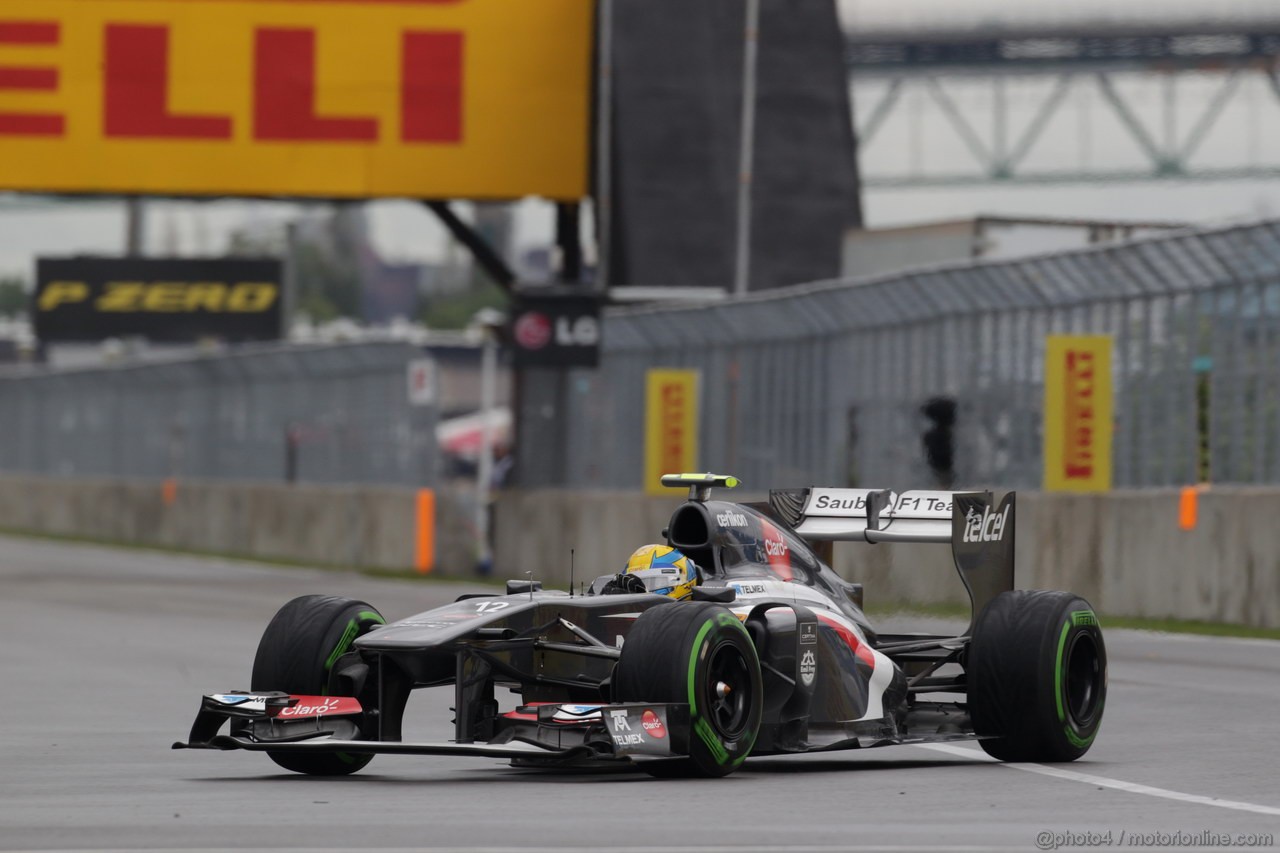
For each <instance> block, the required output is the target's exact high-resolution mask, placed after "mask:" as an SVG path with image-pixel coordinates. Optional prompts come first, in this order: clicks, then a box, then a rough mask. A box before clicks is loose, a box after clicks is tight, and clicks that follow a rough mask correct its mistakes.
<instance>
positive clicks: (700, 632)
mask: <svg viewBox="0 0 1280 853" xmlns="http://www.w3.org/2000/svg"><path fill="white" fill-rule="evenodd" d="M763 681H764V679H763V678H762V677H761V674H760V660H759V658H758V657H757V655H756V649H755V646H754V645H753V644H752V642H751V637H750V636H749V635H748V634H747V630H746V628H744V627H743V625H742V622H741V621H740V620H739V619H738V618H737V617H736V616H734V615H733V614H732V613H730V612H729V611H728V610H726V609H725V608H723V607H721V606H719V605H717V604H713V603H710V602H682V603H677V604H670V605H666V606H663V607H652V608H650V609H648V610H646V611H645V612H644V613H642V614H641V615H640V617H639V618H638V619H637V620H636V624H635V625H634V626H633V627H632V629H631V633H630V634H629V635H628V636H627V641H626V643H625V644H623V647H622V655H621V656H620V657H619V659H618V666H617V669H616V670H615V671H614V675H613V695H614V701H615V702H654V703H658V702H671V703H688V705H689V723H690V734H689V757H688V758H677V759H666V760H658V761H645V762H643V763H642V764H641V767H642V768H643V769H644V770H645V771H646V772H648V773H649V774H650V775H654V776H664V777H669V776H704V777H713V776H727V775H728V774H730V773H732V772H733V771H734V770H736V769H737V768H738V766H739V765H741V764H742V762H743V761H744V760H745V759H746V757H747V755H748V754H750V752H751V748H752V747H753V746H754V745H755V742H756V737H757V735H759V733H760V715H761V711H762V706H763Z"/></svg>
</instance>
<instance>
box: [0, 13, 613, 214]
mask: <svg viewBox="0 0 1280 853" xmlns="http://www.w3.org/2000/svg"><path fill="white" fill-rule="evenodd" d="M591 10H592V0H38V2H37V0H0V189H3V190H19V191H24V190H28V191H43V192H89V193H139V194H148V193H150V194H168V195H248V196H270V195H275V196H320V197H356V198H363V197H373V196H409V197H420V198H513V197H518V196H524V195H541V196H545V197H548V198H553V199H562V200H569V199H576V198H580V197H582V196H583V195H584V194H585V192H586V174H587V144H588V102H589V90H590V63H591V59H590V54H591V34H592V23H591V19H592V12H591Z"/></svg>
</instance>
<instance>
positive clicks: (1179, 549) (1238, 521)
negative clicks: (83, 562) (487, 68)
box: [0, 476, 1280, 628]
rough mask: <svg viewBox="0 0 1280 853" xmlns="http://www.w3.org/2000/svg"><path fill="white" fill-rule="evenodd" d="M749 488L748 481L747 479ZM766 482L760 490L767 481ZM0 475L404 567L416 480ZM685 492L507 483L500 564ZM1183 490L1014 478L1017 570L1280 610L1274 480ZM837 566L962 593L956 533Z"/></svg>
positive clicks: (450, 543) (910, 587) (124, 508)
mask: <svg viewBox="0 0 1280 853" xmlns="http://www.w3.org/2000/svg"><path fill="white" fill-rule="evenodd" d="M735 497H736V498H739V499H744V500H746V499H750V498H751V497H752V496H737V495H735ZM756 497H759V496H756ZM172 498H173V500H172V501H171V502H166V500H165V497H164V490H163V487H162V485H161V484H160V483H159V482H156V481H125V480H70V479H58V478H45V477H13V476H2V477H0V528H8V529H16V530H26V531H31V532H38V533H53V534H66V535H73V536H82V537H91V538H94V539H101V540H106V541H113V542H121V543H131V544H143V545H159V546H169V547H176V548H183V549H190V550H196V551H208V552H213V553H223V554H240V555H244V556H249V557H265V558H278V559H286V560H295V561H301V562H307V563H314V564H318V565H339V566H364V567H374V568H385V569H393V570H398V569H402V570H405V571H411V567H412V566H413V562H414V547H415V542H416V535H417V528H416V524H415V498H416V493H415V491H414V490H412V489H403V488H393V487H386V488H382V487H362V486H312V485H295V486H284V485H274V484H273V485H266V484H254V483H226V482H200V483H179V484H178V485H177V488H176V492H175V493H174V494H173V496H172ZM464 503H465V497H462V496H458V495H451V494H449V493H443V492H437V500H436V506H437V519H436V553H437V559H436V563H437V569H436V571H437V572H438V573H439V574H442V575H452V576H466V575H469V574H470V573H471V572H472V569H473V566H474V564H475V556H476V555H475V550H474V531H473V527H472V524H471V521H470V514H469V512H466V511H464V508H463V505H464ZM678 503H679V498H678V497H673V498H649V497H646V496H644V495H641V494H637V493H632V492H570V491H563V490H540V491H531V492H520V491H507V492H504V493H502V494H501V495H499V497H498V501H497V505H496V509H495V514H494V524H495V536H496V553H495V559H494V564H495V567H496V568H495V574H496V575H498V576H499V577H523V575H524V573H525V572H532V573H533V575H534V577H536V578H538V579H540V580H542V581H543V582H544V583H546V584H547V585H548V586H551V585H563V584H565V583H567V582H568V579H569V565H570V551H573V562H574V564H575V569H574V574H575V578H576V579H577V580H578V581H584V582H589V581H590V580H591V579H592V578H594V577H596V576H597V575H601V574H606V573H612V572H615V571H618V570H619V569H620V568H621V567H622V565H623V564H624V562H625V561H626V558H627V556H628V555H629V554H630V553H631V551H632V550H634V549H635V548H636V547H638V546H639V545H641V544H644V543H646V542H659V541H661V540H662V536H661V531H662V529H663V528H664V527H665V526H666V524H667V520H668V518H669V517H670V514H671V511H672V510H673V509H674V508H675V506H676V505H677V504H678ZM1178 503H1179V493H1178V492H1177V491H1176V490H1163V491H1161V490H1152V491H1141V492H1115V493H1112V494H1109V495H1050V494H1041V493H1034V492H1023V493H1020V494H1019V495H1018V520H1017V528H1016V530H1017V536H1018V541H1017V585H1018V586H1019V587H1023V588H1027V589H1068V590H1072V591H1074V592H1078V593H1080V594H1081V595H1083V596H1084V597H1085V598H1087V599H1089V601H1091V602H1092V603H1093V604H1094V606H1095V607H1097V608H1098V609H1099V611H1100V612H1102V613H1103V614H1110V615H1113V616H1142V617H1149V618H1174V619H1194V620H1206V621H1216V622H1229V623H1236V624H1242V625H1251V626H1256V627H1266V628H1280V523H1277V522H1276V521H1275V519H1277V518H1280V489H1226V488H1223V489H1215V490H1213V491H1210V492H1206V493H1204V494H1202V495H1201V496H1200V499H1199V520H1198V523H1197V525H1196V527H1195V528H1194V529H1193V530H1181V529H1180V528H1179V525H1178V518H1179V514H1178ZM834 568H835V569H836V570H837V571H838V572H840V574H841V575H843V576H844V577H846V578H848V579H850V580H855V581H859V582H861V583H863V584H865V585H866V598H867V602H868V603H869V604H872V605H875V604H909V603H914V604H964V603H966V601H967V599H966V598H965V593H964V589H963V587H962V586H961V585H960V582H959V580H958V578H957V577H956V573H955V570H954V568H953V567H952V565H951V562H950V551H949V549H948V548H945V547H942V546H933V545H861V544H840V545H837V547H836V549H835V566H834Z"/></svg>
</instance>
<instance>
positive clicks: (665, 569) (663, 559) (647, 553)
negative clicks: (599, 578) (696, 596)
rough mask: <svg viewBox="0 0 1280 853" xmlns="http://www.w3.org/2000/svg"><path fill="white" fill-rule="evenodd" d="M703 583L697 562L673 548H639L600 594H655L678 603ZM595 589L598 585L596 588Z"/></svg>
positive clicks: (654, 546) (659, 546)
mask: <svg viewBox="0 0 1280 853" xmlns="http://www.w3.org/2000/svg"><path fill="white" fill-rule="evenodd" d="M700 580H701V578H700V576H699V572H698V567H697V565H695V564H694V562H693V560H691V559H689V558H688V557H686V556H685V555H684V554H682V553H680V551H678V550H677V549H675V548H672V547H671V546H670V545H645V546H643V547H641V548H637V549H636V550H635V552H634V553H632V555H631V557H630V558H629V559H628V560H627V566H626V568H625V569H623V570H622V572H620V573H619V574H616V575H614V576H613V577H612V578H610V579H609V580H608V581H607V582H606V583H605V584H604V588H603V589H601V590H600V592H601V594H603V595H615V594H620V593H639V592H652V593H655V594H657V595H665V596H668V597H669V598H674V599H676V600H680V599H685V598H688V597H689V596H691V595H693V588H694V587H695V586H697V585H698V583H699V581H700ZM593 586H594V584H593Z"/></svg>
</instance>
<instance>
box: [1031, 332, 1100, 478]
mask: <svg viewBox="0 0 1280 853" xmlns="http://www.w3.org/2000/svg"><path fill="white" fill-rule="evenodd" d="M1044 364H1045V368H1044V488H1045V491H1050V492H1105V491H1110V489H1111V431H1112V422H1111V419H1112V414H1111V413H1112V393H1111V338H1110V337H1108V336H1105V335H1079V336H1069V335H1051V336H1049V337H1048V338H1047V339H1046V341H1045V355H1044Z"/></svg>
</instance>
